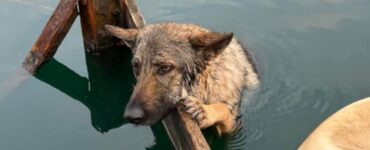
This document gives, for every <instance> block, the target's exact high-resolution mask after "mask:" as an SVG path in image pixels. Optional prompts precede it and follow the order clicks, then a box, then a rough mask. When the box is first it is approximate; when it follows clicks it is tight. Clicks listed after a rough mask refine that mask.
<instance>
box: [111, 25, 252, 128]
mask: <svg viewBox="0 0 370 150" xmlns="http://www.w3.org/2000/svg"><path fill="white" fill-rule="evenodd" d="M107 30H108V31H110V32H111V33H112V34H113V35H115V36H116V37H119V38H121V39H123V40H124V41H125V42H126V44H127V45H128V46H130V47H131V48H132V49H133V54H134V55H133V56H134V57H133V65H134V66H135V65H138V64H139V65H140V69H138V70H137V71H135V72H136V73H135V74H136V77H137V81H138V82H137V84H136V85H135V89H134V92H133V94H132V96H131V100H130V102H129V104H128V106H127V107H126V109H130V108H132V107H134V106H136V105H142V106H143V109H144V110H145V112H146V121H145V123H143V124H153V123H155V122H157V121H159V120H160V119H162V118H163V117H165V116H166V115H167V114H168V111H170V110H171V109H173V108H174V106H175V104H176V103H177V102H178V101H179V100H180V99H181V97H182V96H183V95H182V94H181V93H182V90H184V89H185V90H186V92H187V93H188V94H189V97H188V98H187V100H185V101H183V103H184V105H186V106H187V108H188V110H189V111H188V112H189V113H190V114H191V115H193V117H194V118H195V119H196V120H197V121H198V123H199V124H200V125H201V124H203V125H201V127H202V128H206V127H208V126H211V125H220V126H223V127H222V128H223V129H221V128H220V129H221V130H222V131H221V132H231V131H232V128H233V125H234V124H235V122H234V121H235V118H236V117H237V115H238V109H239V104H240V98H241V92H242V89H243V88H244V87H246V88H248V89H252V88H254V87H256V86H257V85H258V84H259V78H258V75H257V72H256V69H255V67H254V65H253V61H252V59H251V57H250V56H249V54H248V53H247V51H246V49H244V48H243V47H242V45H241V44H240V43H239V42H238V40H237V39H236V38H234V37H232V34H231V33H217V32H213V31H210V30H208V29H205V28H202V27H199V26H196V25H193V24H177V23H162V24H154V25H148V26H146V27H145V28H143V29H140V30H138V31H132V32H131V31H130V32H129V31H127V30H122V31H120V30H119V29H117V28H113V27H107ZM124 32H129V33H124ZM132 35H135V38H132ZM127 36H129V37H127ZM127 39H129V40H127ZM210 43H218V44H210ZM165 63H171V64H174V65H175V70H174V71H171V72H170V73H169V74H167V75H166V76H165V77H164V76H159V75H158V74H156V71H157V70H158V66H160V65H161V64H165ZM199 116H202V117H199ZM207 118H208V121H205V119H207Z"/></svg>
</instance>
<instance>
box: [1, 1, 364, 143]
mask: <svg viewBox="0 0 370 150" xmlns="http://www.w3.org/2000/svg"><path fill="white" fill-rule="evenodd" d="M57 2H58V1H57V0H27V1H23V0H0V19H1V20H2V23H1V24H0V25H1V28H0V33H1V34H0V50H1V55H0V85H9V84H6V83H7V81H9V78H10V79H12V78H11V76H12V75H13V74H14V72H16V70H17V69H18V68H19V66H20V64H21V62H22V61H23V59H24V57H25V56H26V54H27V52H28V50H29V49H30V47H31V46H32V44H33V42H34V41H35V40H36V38H37V36H38V34H39V33H40V32H41V30H42V28H43V26H44V24H45V23H46V21H47V19H48V18H49V16H50V15H51V13H52V10H53V8H54V7H55V6H56V4H57ZM138 5H139V7H140V9H141V11H142V13H143V16H144V17H145V19H146V21H147V22H148V23H157V22H163V21H175V22H181V23H195V24H199V25H202V26H205V27H208V28H211V29H214V30H217V31H229V32H234V33H235V35H236V36H237V37H238V38H239V39H240V41H241V42H242V43H243V44H245V46H246V47H247V48H248V49H249V50H250V52H251V53H252V54H253V56H254V58H255V60H256V63H257V66H258V70H259V72H260V73H261V79H262V86H261V88H260V89H259V90H258V91H256V92H255V93H254V95H252V96H251V95H250V94H249V93H248V92H245V94H244V96H243V101H246V103H245V105H244V106H243V121H244V122H243V124H244V128H243V129H241V131H239V132H238V133H237V134H235V135H232V136H229V137H224V138H218V137H215V136H214V135H212V134H211V133H210V132H207V133H206V137H207V139H208V141H209V143H210V144H211V146H212V148H213V149H252V150H269V149H282V150H290V149H296V148H297V147H298V146H299V144H300V143H301V142H302V141H303V140H304V139H305V138H306V137H307V135H308V134H309V133H310V132H311V131H312V130H313V129H314V128H315V127H316V126H317V125H318V124H319V123H320V122H321V121H323V120H324V119H325V118H326V117H328V116H329V115H330V114H332V113H333V112H335V111H336V110H338V109H340V108H341V107H343V106H345V105H347V104H349V103H351V102H353V101H356V100H358V99H361V98H364V97H368V96H370V91H369V89H370V77H369V76H370V69H369V64H370V59H369V58H370V42H369V41H370V9H368V8H369V7H370V1H366V0H352V1H345V0H306V1H295V0H177V1H173V0H156V1H149V0H145V1H144V0H138ZM111 51H112V53H115V54H116V55H115V56H110V55H109V53H107V55H109V56H107V57H106V58H110V59H101V60H96V59H94V58H93V57H92V56H89V55H88V54H85V53H84V50H83V45H82V37H81V30H80V24H79V20H77V21H76V22H75V24H74V26H73V27H72V30H71V32H70V33H69V34H68V35H67V37H66V39H65V41H64V42H63V44H62V46H61V47H60V49H59V50H58V53H57V54H56V56H55V58H54V59H52V60H50V61H49V62H48V63H46V64H45V66H44V67H42V69H41V70H40V71H39V72H38V73H37V74H36V75H35V76H33V77H30V78H29V79H27V80H26V81H25V82H23V83H20V85H19V86H17V87H12V86H10V87H9V88H6V90H3V89H2V91H0V92H1V93H0V98H2V99H0V149H6V150H26V149H38V150H49V149H55V150H58V149H71V150H79V149H91V150H103V149H109V150H116V149H117V150H118V149H119V150H122V149H151V150H154V149H158V150H159V149H171V148H172V147H171V146H170V144H169V141H168V139H167V137H166V136H165V134H163V133H164V131H163V128H161V127H160V126H154V127H134V126H132V125H130V124H127V122H126V121H125V120H123V119H122V117H121V116H122V112H123V108H124V105H125V103H126V102H127V99H128V97H129V95H130V92H131V90H132V86H133V84H134V83H133V82H134V81H133V77H132V73H131V70H130V69H129V68H130V66H129V62H130V55H129V52H127V51H120V50H111ZM2 88H3V87H2ZM10 88H15V89H14V90H13V91H10V90H9V89H10ZM0 89H1V88H0ZM5 91H6V92H7V93H6V94H5ZM3 95H5V96H3Z"/></svg>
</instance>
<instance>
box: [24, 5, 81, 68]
mask: <svg viewBox="0 0 370 150" xmlns="http://www.w3.org/2000/svg"><path fill="white" fill-rule="evenodd" d="M77 3H78V0H61V1H60V2H59V4H58V6H57V7H56V9H55V11H54V13H53V14H52V16H51V17H50V19H49V21H48V22H47V24H46V25H45V27H44V29H43V31H42V33H41V34H40V36H39V37H38V39H37V41H36V42H35V43H34V45H33V46H32V48H31V51H30V52H29V54H28V55H27V57H26V58H25V60H24V61H23V64H22V66H23V68H25V69H26V70H27V71H28V72H30V73H32V74H33V73H35V71H36V70H37V69H38V68H39V67H40V66H41V64H42V63H44V62H45V61H46V60H48V59H50V58H51V57H53V56H54V54H55V52H56V51H57V49H58V47H59V45H60V44H61V43H62V41H63V39H64V37H65V36H66V35H67V33H68V31H69V29H70V28H71V26H72V24H73V22H74V20H75V19H76V17H77V15H78V11H77V8H76V6H77Z"/></svg>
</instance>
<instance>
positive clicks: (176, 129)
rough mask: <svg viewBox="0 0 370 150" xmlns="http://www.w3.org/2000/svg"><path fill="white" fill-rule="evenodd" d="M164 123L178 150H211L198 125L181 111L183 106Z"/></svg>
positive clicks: (164, 120)
mask: <svg viewBox="0 0 370 150" xmlns="http://www.w3.org/2000/svg"><path fill="white" fill-rule="evenodd" d="M162 123H163V125H164V126H165V128H166V131H167V133H168V134H169V137H170V139H171V141H172V144H173V145H174V147H175V148H176V149H177V150H188V149H189V150H190V149H191V150H210V147H209V146H208V143H207V141H206V140H205V138H204V136H203V134H202V132H201V130H200V128H199V126H198V124H197V123H195V121H194V120H192V118H191V117H190V115H189V114H187V113H185V112H183V111H182V110H181V106H179V105H178V106H177V108H176V110H175V111H173V112H171V113H170V114H169V115H168V117H166V118H165V119H163V121H162Z"/></svg>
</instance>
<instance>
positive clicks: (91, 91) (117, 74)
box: [35, 48, 172, 150]
mask: <svg viewBox="0 0 370 150" xmlns="http://www.w3.org/2000/svg"><path fill="white" fill-rule="evenodd" d="M85 56H86V65H87V69H88V77H83V76H80V75H79V74H77V73H75V72H74V71H72V70H71V69H69V68H68V67H67V66H65V65H63V64H62V63H60V62H59V61H57V60H56V59H51V60H49V61H48V62H46V63H45V64H44V65H43V66H42V67H41V68H40V70H39V71H38V72H37V73H36V74H35V77H36V78H37V79H39V80H41V81H43V82H45V83H47V84H49V85H50V86H52V87H54V88H56V89H58V90H60V91H61V92H63V93H65V94H66V95H68V96H70V97H72V98H74V99H75V100H77V101H79V102H81V103H82V104H84V105H85V106H86V107H87V108H88V109H89V110H90V114H91V124H92V126H93V127H94V128H95V129H96V130H97V131H99V132H101V133H104V132H108V131H109V130H111V129H114V128H117V127H120V126H122V125H123V124H125V123H127V121H126V120H125V119H123V117H122V116H123V111H124V106H125V105H126V103H127V102H128V99H129V97H130V95H131V92H132V87H133V85H134V82H135V80H134V77H133V74H132V70H131V65H130V64H131V63H130V60H131V52H130V50H129V49H120V48H116V49H107V50H105V51H104V53H103V54H102V55H101V56H98V57H97V56H92V55H90V54H88V53H85ZM151 128H152V132H153V134H154V136H155V137H156V138H155V145H152V146H148V148H147V149H148V150H163V149H171V148H172V145H171V143H170V140H169V139H168V137H167V135H166V131H165V130H164V128H163V127H162V125H161V124H157V125H154V126H152V127H151Z"/></svg>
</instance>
